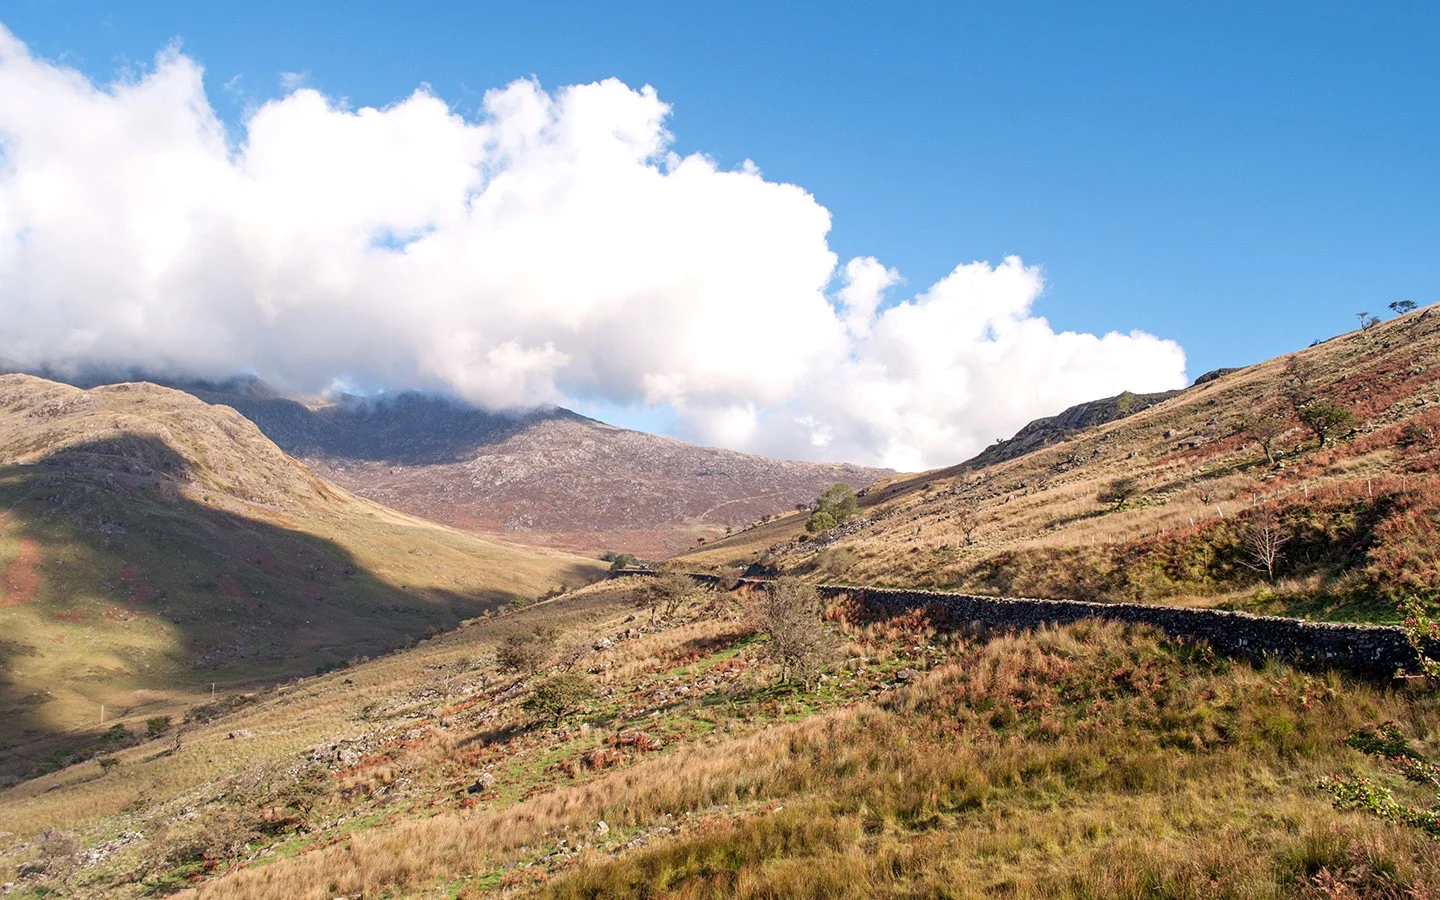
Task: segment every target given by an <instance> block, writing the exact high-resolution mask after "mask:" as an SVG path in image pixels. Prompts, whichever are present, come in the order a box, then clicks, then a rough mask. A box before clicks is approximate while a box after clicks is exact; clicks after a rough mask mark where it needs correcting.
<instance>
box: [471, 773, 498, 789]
mask: <svg viewBox="0 0 1440 900" xmlns="http://www.w3.org/2000/svg"><path fill="white" fill-rule="evenodd" d="M494 786H495V776H494V775H491V774H490V773H489V772H481V773H480V775H479V777H477V778H476V779H475V783H474V784H472V785H470V786H469V787H467V788H466V789H465V793H467V794H483V793H485V792H486V791H488V790H490V789H491V788H492V787H494Z"/></svg>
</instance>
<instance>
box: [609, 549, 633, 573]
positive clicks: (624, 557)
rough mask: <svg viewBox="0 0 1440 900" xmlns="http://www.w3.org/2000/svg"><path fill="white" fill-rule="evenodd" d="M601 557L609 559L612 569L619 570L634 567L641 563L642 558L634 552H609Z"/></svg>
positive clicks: (612, 570)
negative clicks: (638, 557)
mask: <svg viewBox="0 0 1440 900" xmlns="http://www.w3.org/2000/svg"><path fill="white" fill-rule="evenodd" d="M601 559H608V560H609V562H610V571H611V572H618V571H620V570H621V569H633V568H635V567H636V566H637V565H639V564H640V560H639V559H637V558H636V557H635V554H633V553H607V554H605V555H604V556H602V557H601Z"/></svg>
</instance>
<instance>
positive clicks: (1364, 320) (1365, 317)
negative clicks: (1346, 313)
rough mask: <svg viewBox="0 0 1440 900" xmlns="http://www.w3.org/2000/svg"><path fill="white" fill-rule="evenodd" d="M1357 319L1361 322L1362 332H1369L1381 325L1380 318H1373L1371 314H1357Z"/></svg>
mask: <svg viewBox="0 0 1440 900" xmlns="http://www.w3.org/2000/svg"><path fill="white" fill-rule="evenodd" d="M1355 318H1357V319H1359V320H1360V330H1361V331H1369V330H1370V329H1372V328H1374V327H1375V326H1376V325H1379V324H1380V317H1379V316H1372V315H1370V313H1369V312H1357V313H1356V314H1355Z"/></svg>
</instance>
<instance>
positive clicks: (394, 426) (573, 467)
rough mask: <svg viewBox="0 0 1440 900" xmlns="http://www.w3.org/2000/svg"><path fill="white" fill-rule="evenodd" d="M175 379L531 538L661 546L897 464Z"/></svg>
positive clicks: (330, 458) (343, 476)
mask: <svg viewBox="0 0 1440 900" xmlns="http://www.w3.org/2000/svg"><path fill="white" fill-rule="evenodd" d="M176 386H177V387H179V388H181V389H182V390H185V391H187V392H189V393H191V394H194V395H195V396H197V397H200V398H201V399H203V400H205V401H206V402H209V403H218V404H224V405H226V406H230V407H232V408H234V409H236V410H238V411H239V412H240V413H241V414H242V415H244V416H245V417H246V418H248V419H250V420H251V421H252V422H254V423H255V424H256V425H257V426H259V428H260V429H261V431H263V432H264V433H265V434H266V436H267V437H269V438H270V439H271V440H272V441H274V442H275V443H276V444H277V445H279V446H280V447H281V448H282V449H284V450H285V451H286V452H287V453H289V454H291V455H292V456H295V457H296V458H298V459H300V460H302V461H303V462H304V463H305V464H306V465H307V466H308V467H309V468H310V469H312V470H313V471H315V472H317V473H318V474H320V475H321V476H323V477H324V478H327V479H329V480H331V481H333V482H335V483H337V484H339V485H342V486H343V487H345V488H347V489H349V490H351V491H354V492H355V493H356V494H359V495H361V496H364V497H368V498H370V499H372V500H377V501H379V502H381V503H384V504H385V505H387V506H390V507H393V508H395V509H398V510H401V511H403V512H407V513H410V514H412V515H417V516H423V517H425V518H428V519H432V520H434V521H437V522H442V523H445V524H448V525H454V526H456V527H460V528H465V529H468V530H472V531H477V532H483V533H488V534H498V535H505V536H507V537H511V538H514V539H517V540H521V541H524V542H526V543H535V544H543V545H549V546H556V547H566V548H570V549H574V550H584V551H592V552H593V551H602V550H617V551H621V550H623V551H629V552H632V553H638V554H640V555H642V556H663V555H668V554H670V553H673V552H676V551H679V550H684V549H688V548H691V547H694V546H695V545H696V543H697V541H698V540H699V539H701V538H704V539H707V540H708V539H712V538H714V537H717V536H720V535H724V534H725V533H727V532H728V531H729V530H731V529H733V528H737V527H739V526H741V525H745V524H748V523H750V522H754V521H755V520H757V519H760V518H762V517H765V516H771V515H776V514H778V513H782V512H787V511H790V510H793V509H794V508H795V506H796V505H797V504H801V503H808V502H809V501H811V500H813V499H814V498H815V496H816V495H817V494H818V493H819V492H820V491H821V490H822V489H824V488H825V487H828V486H829V485H832V484H835V483H837V482H843V483H845V484H848V485H850V486H852V487H855V488H860V487H863V486H864V485H867V484H869V483H871V482H873V481H876V480H878V479H880V478H885V477H888V476H890V475H893V474H894V473H893V472H891V471H890V470H888V469H873V468H865V467H861V466H853V465H845V464H828V463H808V462H795V461H788V460H776V459H769V458H767V457H763V456H755V455H753V454H747V453H737V452H735V451H732V450H722V449H717V448H713V447H699V446H695V445H693V444H687V443H685V442H683V441H678V440H674V439H671V438H666V437H660V436H657V435H652V434H646V433H643V432H638V431H631V430H629V429H625V428H616V427H614V426H611V425H606V424H605V423H603V422H598V421H596V420H594V419H590V418H587V417H585V416H582V415H579V414H578V413H575V412H572V411H570V410H567V409H561V408H556V407H550V408H543V409H538V410H530V411H523V412H487V411H484V410H480V409H476V408H474V407H471V406H467V405H464V404H461V403H458V402H455V401H452V400H447V399H443V398H439V397H433V396H427V395H422V394H417V393H405V394H400V395H397V396H395V397H392V398H386V399H383V400H378V401H377V400H369V399H363V398H358V397H341V398H340V399H338V400H335V401H318V400H308V401H303V402H302V401H297V400H293V399H289V398H286V397H284V396H282V395H280V394H279V393H278V392H276V391H275V390H274V389H272V388H270V387H269V386H267V385H265V384H264V383H263V382H259V381H255V380H253V379H236V380H231V381H228V382H224V383H219V384H209V383H207V384H200V383H191V384H181V385H176Z"/></svg>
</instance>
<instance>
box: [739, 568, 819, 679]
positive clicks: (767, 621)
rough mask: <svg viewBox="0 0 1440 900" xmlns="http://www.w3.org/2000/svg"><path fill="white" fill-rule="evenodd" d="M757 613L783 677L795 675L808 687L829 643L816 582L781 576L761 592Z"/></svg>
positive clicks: (769, 651)
mask: <svg viewBox="0 0 1440 900" xmlns="http://www.w3.org/2000/svg"><path fill="white" fill-rule="evenodd" d="M756 613H757V618H758V620H759V621H758V622H757V623H756V624H757V625H758V626H759V628H760V630H761V631H763V632H764V633H765V634H766V635H768V636H769V638H770V642H769V644H767V645H766V652H767V653H769V655H770V656H771V658H773V659H774V660H775V661H776V662H778V663H779V664H780V680H781V681H786V682H788V681H790V680H792V678H793V679H795V680H798V681H800V683H801V684H803V685H804V686H805V687H806V688H809V687H810V686H811V685H812V684H814V683H815V680H816V678H817V677H818V676H819V674H820V666H821V664H822V663H823V662H824V655H825V650H826V648H827V647H828V645H829V643H830V641H829V635H828V634H826V632H825V626H824V625H823V624H822V623H821V620H820V613H821V608H820V595H819V594H818V593H816V591H815V586H814V585H811V584H806V583H805V582H803V581H799V580H798V579H794V578H781V579H780V580H779V581H776V582H775V583H774V584H772V585H770V586H769V587H768V588H767V589H766V590H765V592H764V593H763V594H762V595H761V596H760V598H759V604H758V607H757V609H756Z"/></svg>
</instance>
